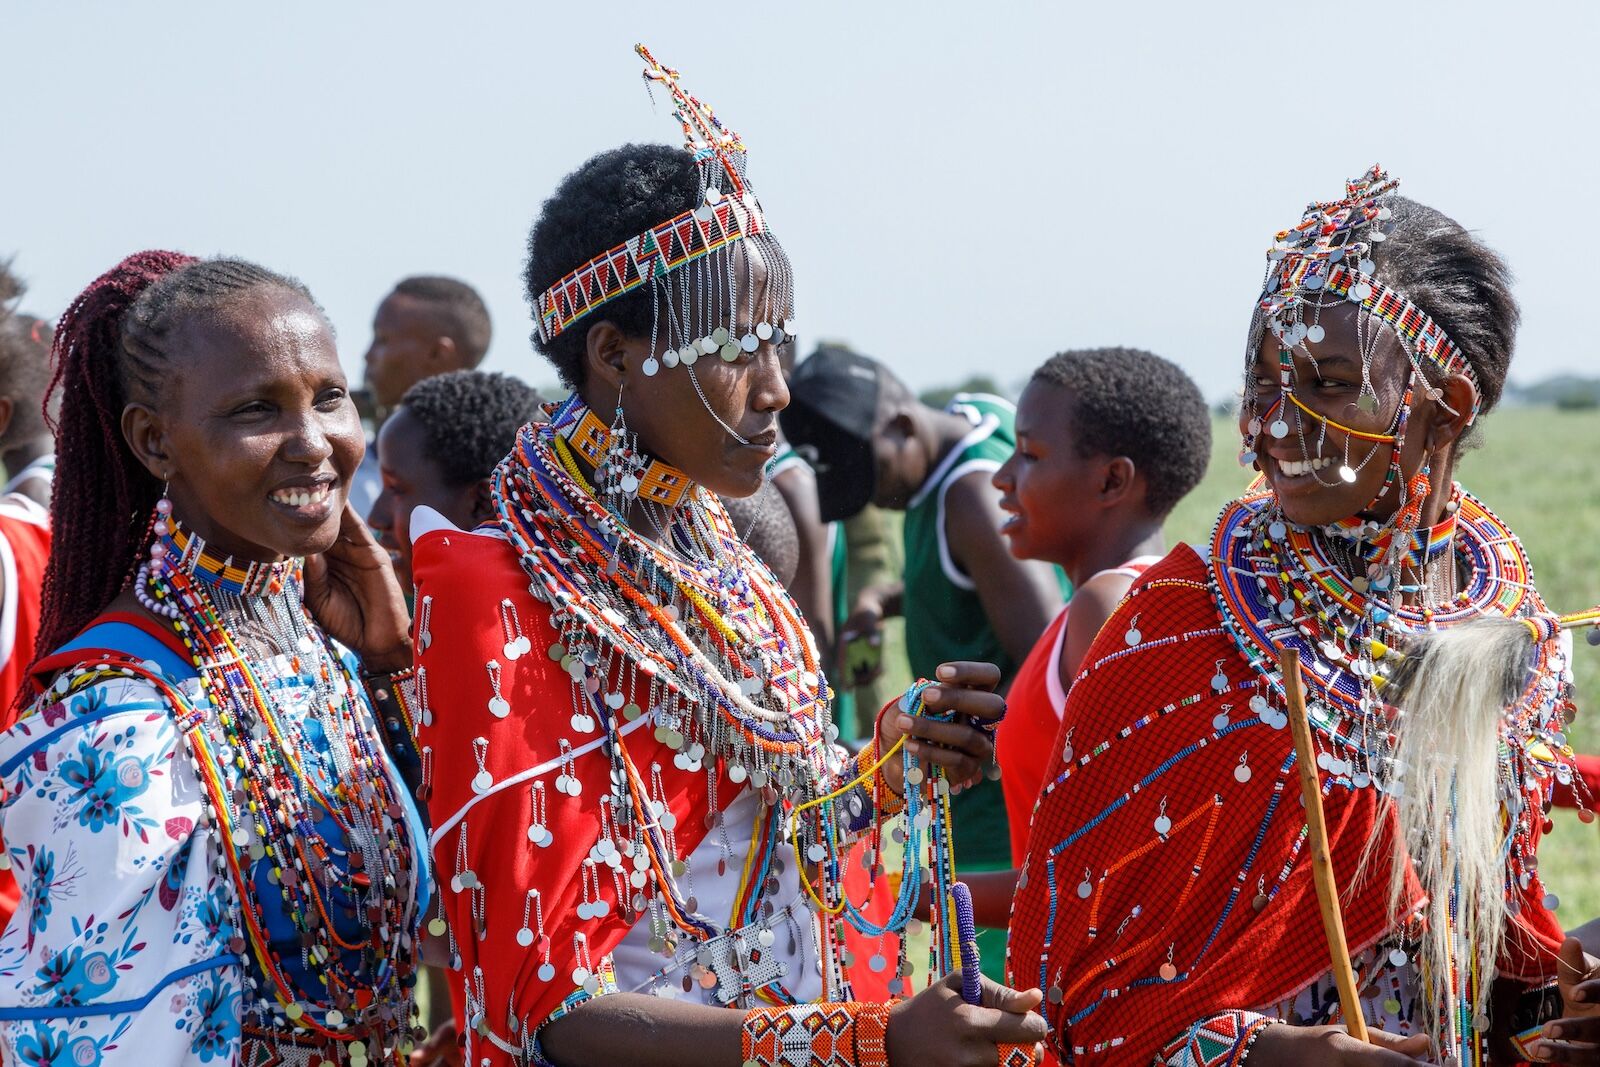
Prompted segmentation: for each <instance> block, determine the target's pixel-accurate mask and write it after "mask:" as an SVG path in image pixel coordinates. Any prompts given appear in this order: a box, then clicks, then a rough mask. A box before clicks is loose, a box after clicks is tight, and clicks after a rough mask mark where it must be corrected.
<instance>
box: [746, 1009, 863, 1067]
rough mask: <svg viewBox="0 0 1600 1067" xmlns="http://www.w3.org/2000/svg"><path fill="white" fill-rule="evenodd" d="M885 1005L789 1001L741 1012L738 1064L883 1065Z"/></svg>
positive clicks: (777, 1066)
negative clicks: (783, 1005) (791, 1003)
mask: <svg viewBox="0 0 1600 1067" xmlns="http://www.w3.org/2000/svg"><path fill="white" fill-rule="evenodd" d="M888 1031H889V1005H887V1004H862V1003H858V1002H855V1001H851V1002H849V1003H845V1004H794V1005H788V1006H785V1007H781V1008H755V1009H753V1010H751V1011H747V1012H745V1016H744V1026H743V1029H742V1031H741V1032H740V1035H739V1049H740V1057H741V1059H742V1060H743V1063H744V1067H798V1065H800V1064H804V1065H806V1067H889V1048H888V1042H887V1036H888Z"/></svg>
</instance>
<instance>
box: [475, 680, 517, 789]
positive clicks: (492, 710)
mask: <svg viewBox="0 0 1600 1067" xmlns="http://www.w3.org/2000/svg"><path fill="white" fill-rule="evenodd" d="M489 714H490V715H493V716H494V717H495V718H497V719H503V718H505V717H506V716H507V715H510V714H511V704H510V702H509V701H507V700H506V698H505V697H490V698H489ZM473 781H474V782H476V781H477V779H476V778H474V779H473ZM484 788H488V787H487V786H485V787H484Z"/></svg>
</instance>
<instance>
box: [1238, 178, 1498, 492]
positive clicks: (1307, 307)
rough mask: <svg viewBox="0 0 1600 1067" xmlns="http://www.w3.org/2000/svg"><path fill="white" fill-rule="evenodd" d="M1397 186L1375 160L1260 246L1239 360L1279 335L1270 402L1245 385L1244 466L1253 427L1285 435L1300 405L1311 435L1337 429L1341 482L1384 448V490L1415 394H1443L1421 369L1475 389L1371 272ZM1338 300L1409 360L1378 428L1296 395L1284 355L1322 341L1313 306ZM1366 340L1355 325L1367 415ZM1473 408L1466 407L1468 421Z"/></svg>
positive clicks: (1427, 325) (1370, 403) (1466, 367)
mask: <svg viewBox="0 0 1600 1067" xmlns="http://www.w3.org/2000/svg"><path fill="white" fill-rule="evenodd" d="M1399 184H1400V183H1399V180H1398V179H1395V178H1392V177H1390V176H1389V173H1388V172H1387V171H1385V170H1384V169H1383V168H1382V167H1380V166H1378V165H1377V164H1374V165H1373V166H1372V167H1371V168H1369V169H1368V170H1367V172H1366V173H1365V174H1363V175H1361V177H1359V178H1354V179H1351V180H1349V181H1346V182H1345V195H1344V197H1343V198H1341V199H1338V200H1331V201H1313V202H1312V203H1311V204H1310V205H1308V206H1307V207H1306V210H1305V212H1304V214H1303V215H1302V217H1301V219H1300V222H1299V223H1298V224H1296V225H1295V226H1293V227H1290V228H1289V229H1286V230H1280V231H1279V232H1278V234H1277V235H1276V236H1275V237H1274V239H1273V243H1272V247H1271V248H1270V249H1269V250H1268V251H1267V272H1266V279H1265V281H1264V283H1263V285H1262V289H1261V295H1260V297H1259V298H1258V299H1257V302H1256V308H1255V314H1254V316H1253V318H1252V320H1251V328H1250V334H1249V342H1248V347H1247V349H1246V353H1245V359H1246V364H1247V365H1250V364H1251V363H1253V361H1254V359H1255V353H1256V350H1257V348H1258V347H1259V345H1260V343H1261V338H1262V337H1263V335H1264V334H1265V333H1266V332H1267V331H1269V330H1270V331H1271V332H1272V335H1273V336H1274V337H1275V338H1277V340H1278V342H1279V348H1280V358H1279V374H1280V383H1279V384H1280V389H1279V397H1278V400H1277V401H1276V403H1274V404H1273V405H1272V407H1271V408H1269V409H1268V410H1266V411H1258V410H1256V407H1257V405H1256V397H1255V394H1254V389H1253V387H1251V388H1249V389H1248V390H1247V393H1246V397H1245V404H1246V411H1247V413H1248V414H1249V415H1250V418H1249V420H1248V422H1247V425H1246V434H1245V439H1244V450H1243V452H1242V453H1241V455H1240V461H1241V463H1243V464H1245V465H1246V466H1248V465H1250V464H1251V463H1252V462H1254V460H1255V458H1256V446H1257V442H1258V440H1259V438H1260V435H1261V434H1263V433H1267V434H1270V435H1271V436H1272V437H1274V438H1283V437H1286V436H1288V434H1289V429H1290V427H1289V422H1288V420H1287V418H1286V417H1285V416H1286V415H1287V414H1288V409H1289V408H1290V407H1294V408H1298V409H1299V411H1300V414H1301V417H1302V418H1301V424H1302V426H1304V425H1305V423H1306V422H1311V423H1313V424H1315V430H1314V432H1315V433H1316V434H1318V435H1319V436H1320V437H1325V436H1326V434H1327V431H1328V429H1329V428H1332V429H1334V430H1338V431H1340V432H1342V433H1343V434H1344V436H1345V440H1346V446H1345V447H1346V453H1347V454H1346V456H1345V462H1344V463H1343V464H1341V465H1340V466H1339V468H1338V470H1337V472H1336V473H1337V474H1338V476H1339V477H1340V478H1341V479H1343V480H1344V481H1346V482H1354V481H1355V480H1356V472H1357V471H1358V470H1359V469H1360V468H1361V467H1362V466H1365V464H1366V463H1367V462H1369V461H1370V460H1371V459H1372V457H1373V456H1374V455H1376V454H1377V452H1378V449H1379V448H1380V447H1381V446H1382V445H1385V444H1390V445H1393V446H1394V447H1393V449H1392V452H1391V460H1390V470H1389V474H1388V478H1387V479H1386V480H1385V484H1384V489H1383V493H1387V492H1390V491H1392V490H1393V489H1394V487H1395V486H1396V484H1397V483H1398V482H1399V480H1400V470H1399V456H1400V451H1401V447H1402V446H1403V444H1404V440H1405V429H1406V422H1407V420H1408V418H1409V416H1410V411H1411V404H1412V397H1413V393H1414V391H1415V390H1418V389H1420V390H1422V391H1425V392H1426V394H1427V395H1428V397H1429V398H1430V399H1433V400H1435V401H1440V400H1441V399H1442V396H1443V394H1442V392H1441V391H1440V390H1439V389H1438V388H1437V387H1436V386H1435V385H1434V384H1433V382H1432V381H1431V380H1430V378H1429V374H1430V373H1431V374H1433V375H1434V376H1435V377H1447V376H1450V375H1456V374H1460V375H1464V376H1465V377H1467V378H1468V379H1469V380H1470V381H1472V383H1473V385H1474V386H1477V384H1478V382H1477V375H1476V374H1475V372H1474V371H1473V369H1472V365H1471V363H1470V362H1469V361H1468V360H1467V358H1466V356H1465V355H1464V354H1463V353H1462V352H1461V350H1460V349H1459V348H1457V347H1456V345H1455V342H1453V341H1452V340H1451V339H1450V337H1449V335H1448V334H1446V333H1445V331H1444V328H1443V327H1441V326H1440V325H1439V324H1438V323H1437V322H1435V321H1434V320H1433V318H1432V317H1431V316H1430V315H1429V314H1428V313H1427V312H1426V311H1424V310H1423V309H1422V308H1420V307H1418V306H1417V305H1416V304H1415V303H1413V302H1412V301H1411V300H1410V298H1408V297H1407V296H1406V295H1405V294H1404V293H1401V292H1399V291H1398V290H1396V289H1393V288H1391V287H1389V286H1387V285H1385V284H1384V283H1383V281H1382V280H1380V279H1379V278H1378V276H1377V274H1378V266H1377V264H1376V263H1375V262H1374V249H1375V248H1376V247H1377V246H1378V245H1380V244H1382V243H1383V242H1384V241H1386V240H1387V239H1388V238H1389V234H1390V232H1391V231H1392V230H1393V228H1394V225H1395V224H1394V221H1393V211H1392V210H1391V208H1390V207H1389V206H1387V205H1386V204H1385V203H1384V201H1385V199H1386V198H1387V197H1388V196H1389V195H1390V194H1392V193H1393V192H1394V190H1395V189H1396V188H1397V187H1398V186H1399ZM1341 303H1350V304H1353V305H1355V306H1356V307H1357V308H1358V309H1359V310H1360V311H1361V312H1362V317H1363V319H1364V320H1365V321H1366V322H1367V323H1371V324H1375V325H1379V326H1381V327H1387V328H1388V329H1389V330H1391V331H1392V332H1393V333H1394V335H1395V336H1396V337H1397V338H1399V340H1400V342H1401V344H1402V345H1403V346H1404V348H1405V351H1406V357H1407V359H1408V360H1409V362H1410V364H1411V368H1412V374H1411V380H1410V382H1409V383H1408V388H1407V390H1406V392H1405V396H1404V398H1403V400H1402V401H1401V404H1400V406H1399V408H1398V409H1397V410H1396V412H1395V414H1394V418H1393V420H1392V422H1391V424H1390V426H1389V428H1388V431H1387V432H1386V433H1365V432H1361V431H1357V430H1353V429H1351V428H1350V427H1347V426H1342V425H1340V424H1338V423H1336V422H1333V421H1332V420H1330V419H1328V418H1326V417H1324V416H1322V415H1319V414H1318V413H1316V412H1315V411H1313V410H1311V408H1309V407H1307V406H1306V405H1305V403H1303V402H1302V401H1301V400H1300V398H1299V397H1298V396H1296V395H1295V391H1294V384H1295V383H1294V372H1293V360H1292V356H1293V352H1294V351H1295V350H1297V349H1298V350H1301V351H1303V352H1305V353H1306V354H1307V355H1308V356H1310V355H1311V353H1310V351H1309V349H1307V348H1306V347H1305V346H1306V345H1307V343H1308V342H1309V343H1311V344H1315V343H1317V342H1320V341H1321V340H1322V338H1323V335H1324V330H1323V327H1322V325H1321V323H1320V319H1321V315H1322V312H1323V311H1324V310H1326V309H1328V308H1331V307H1335V306H1338V305H1339V304H1341ZM1375 338H1376V331H1374V330H1366V329H1363V343H1362V348H1363V351H1362V383H1361V395H1360V398H1359V399H1358V401H1357V407H1359V408H1360V410H1362V411H1364V412H1366V413H1368V414H1371V413H1374V412H1376V411H1377V410H1378V397H1377V393H1376V391H1375V390H1374V389H1373V385H1372V377H1371V356H1372V342H1373V341H1374V340H1375ZM1475 403H1476V402H1475ZM1476 415H1477V409H1476V407H1474V410H1473V411H1472V412H1471V413H1470V415H1469V420H1470V418H1475V417H1476ZM1302 435H1303V431H1302ZM1357 442H1361V443H1365V444H1368V445H1370V448H1368V449H1367V451H1366V456H1365V458H1362V459H1359V460H1357V459H1356V458H1354V457H1353V456H1352V455H1351V454H1350V452H1351V449H1352V447H1357V445H1356V443H1357ZM1303 443H1304V444H1306V448H1307V453H1308V458H1310V457H1311V455H1313V454H1315V453H1316V452H1317V451H1318V450H1317V449H1316V448H1314V447H1312V446H1311V445H1310V444H1309V443H1307V442H1303ZM1407 488H1408V487H1406V486H1400V495H1401V500H1402V503H1404V502H1406V498H1407V496H1408V494H1407V492H1406V490H1407ZM1380 495H1381V494H1380Z"/></svg>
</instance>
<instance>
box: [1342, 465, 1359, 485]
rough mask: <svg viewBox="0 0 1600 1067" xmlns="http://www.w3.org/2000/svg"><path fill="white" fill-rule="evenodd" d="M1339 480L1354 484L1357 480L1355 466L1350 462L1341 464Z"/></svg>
mask: <svg viewBox="0 0 1600 1067" xmlns="http://www.w3.org/2000/svg"><path fill="white" fill-rule="evenodd" d="M1339 480H1340V481H1342V482H1345V483H1346V484H1354V482H1355V480H1356V472H1355V468H1354V467H1352V466H1350V464H1348V463H1341V464H1339Z"/></svg>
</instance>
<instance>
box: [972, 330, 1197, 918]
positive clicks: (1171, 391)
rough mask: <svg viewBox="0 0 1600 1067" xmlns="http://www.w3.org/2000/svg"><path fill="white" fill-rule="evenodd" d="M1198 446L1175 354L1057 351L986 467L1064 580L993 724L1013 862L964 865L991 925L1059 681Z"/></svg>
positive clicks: (1030, 798) (1061, 689)
mask: <svg viewBox="0 0 1600 1067" xmlns="http://www.w3.org/2000/svg"><path fill="white" fill-rule="evenodd" d="M1210 452H1211V416H1210V413H1209V411H1208V410H1207V408H1206V402H1205V398H1204V397H1203V396H1201V395H1200V390H1199V388H1198V387H1197V386H1196V385H1195V384H1194V382H1193V381H1191V380H1190V378H1189V376H1188V375H1187V374H1185V373H1184V372H1183V371H1182V370H1180V369H1179V368H1178V367H1177V366H1175V365H1173V364H1171V363H1169V362H1167V361H1166V360H1164V359H1162V358H1161V357H1159V356H1155V355H1152V354H1150V353H1149V352H1144V351H1140V350H1138V349H1132V348H1096V349H1089V350H1086V351H1073V352H1062V353H1061V354H1059V355H1055V356H1052V357H1050V359H1048V360H1046V361H1045V363H1044V364H1043V365H1042V366H1041V367H1039V369H1038V370H1036V371H1034V372H1033V377H1032V379H1031V380H1030V381H1029V382H1028V386H1027V388H1025V389H1024V390H1023V391H1022V397H1021V399H1019V400H1018V402H1017V450H1016V452H1015V453H1013V454H1012V456H1011V458H1010V459H1008V460H1006V461H1005V463H1003V464H1002V465H1001V467H1000V469H999V470H998V471H996V472H995V474H994V486H995V488H996V489H998V490H999V491H1000V493H1001V497H1000V507H1001V509H1002V510H1004V511H1005V513H1006V515H1007V518H1006V520H1005V523H1004V524H1003V525H1002V526H1001V527H1000V532H1001V533H1002V534H1004V535H1005V538H1006V540H1007V541H1008V542H1010V545H1011V554H1012V555H1014V556H1016V557H1017V558H1018V559H1039V560H1045V561H1047V562H1049V563H1054V564H1056V565H1057V566H1058V567H1060V568H1061V569H1062V571H1063V572H1064V573H1065V574H1066V575H1067V577H1068V578H1069V579H1071V581H1072V589H1073V594H1072V603H1071V604H1070V605H1068V606H1067V607H1064V608H1062V609H1061V612H1060V614H1058V615H1057V616H1056V618H1055V620H1054V621H1053V622H1051V623H1050V625H1049V626H1048V627H1047V628H1046V629H1045V631H1044V633H1043V634H1041V635H1040V636H1039V640H1038V641H1037V642H1036V643H1035V644H1034V646H1033V651H1032V652H1030V653H1028V658H1027V659H1026V660H1024V661H1023V664H1022V668H1021V670H1019V671H1018V672H1017V676H1016V679H1015V680H1014V681H1013V682H1012V683H1011V689H1010V692H1009V693H1008V694H1007V702H1006V704H1007V706H1006V717H1005V718H1004V719H1003V720H1001V723H1000V726H999V728H998V729H997V730H996V731H995V758H996V759H997V760H998V761H999V763H1000V766H1002V767H1003V768H1005V773H1004V774H1003V775H1002V776H1001V778H1000V784H1001V786H1003V787H1004V790H1005V799H1006V821H1007V824H1008V828H1009V829H1010V831H1011V862H1012V864H1013V868H1012V869H1011V870H1007V871H995V872H989V873H986V874H970V875H966V874H964V877H965V878H966V880H967V883H968V885H969V886H970V888H971V890H972V898H973V911H974V914H975V916H976V918H977V921H978V923H979V924H981V925H986V926H999V927H1004V926H1005V925H1006V922H1007V919H1008V917H1009V915H1010V912H1011V899H1012V896H1013V894H1014V893H1015V892H1016V884H1017V871H1016V868H1017V867H1020V866H1021V865H1022V861H1023V858H1024V857H1025V856H1026V854H1027V847H1028V824H1029V822H1030V820H1031V818H1032V815H1033V805H1034V802H1035V800H1036V799H1037V798H1038V795H1039V788H1040V786H1041V785H1042V784H1043V782H1044V774H1045V768H1046V766H1047V765H1048V764H1049V762H1050V760H1051V757H1052V754H1053V753H1054V752H1055V751H1056V749H1057V748H1059V747H1061V746H1062V745H1065V744H1070V743H1071V738H1070V737H1066V738H1062V737H1058V734H1059V733H1060V728H1061V714H1062V709H1063V708H1065V706H1066V702H1067V690H1069V689H1071V688H1072V680H1073V678H1074V677H1075V676H1076V675H1077V673H1078V664H1079V662H1080V661H1081V660H1082V659H1083V653H1084V650H1085V649H1087V648H1088V647H1089V643H1090V642H1092V641H1093V640H1094V638H1095V635H1096V634H1097V633H1099V632H1100V627H1101V626H1102V625H1103V624H1104V623H1105V621H1106V619H1107V618H1108V617H1109V616H1110V615H1111V612H1112V611H1113V610H1115V608H1116V606H1117V604H1118V603H1119V602H1121V600H1122V598H1123V596H1124V595H1126V594H1127V592H1128V588H1129V586H1131V585H1132V584H1133V581H1134V579H1135V578H1137V577H1138V576H1139V575H1140V574H1142V573H1143V572H1144V570H1145V568H1147V567H1149V566H1150V565H1151V564H1153V563H1155V562H1157V561H1158V560H1159V559H1160V558H1161V557H1162V556H1163V555H1165V549H1164V548H1163V546H1162V537H1161V525H1162V523H1163V522H1164V521H1165V520H1166V517H1167V515H1168V513H1170V512H1171V510H1172V508H1173V506H1174V505H1176V504H1177V503H1178V501H1179V500H1181V499H1183V497H1184V496H1186V495H1187V494H1188V493H1189V491H1190V490H1191V489H1193V488H1194V487H1195V486H1196V485H1198V484H1199V482H1200V479H1201V478H1202V477H1204V475H1205V471H1206V461H1207V460H1208V459H1209V458H1210Z"/></svg>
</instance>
